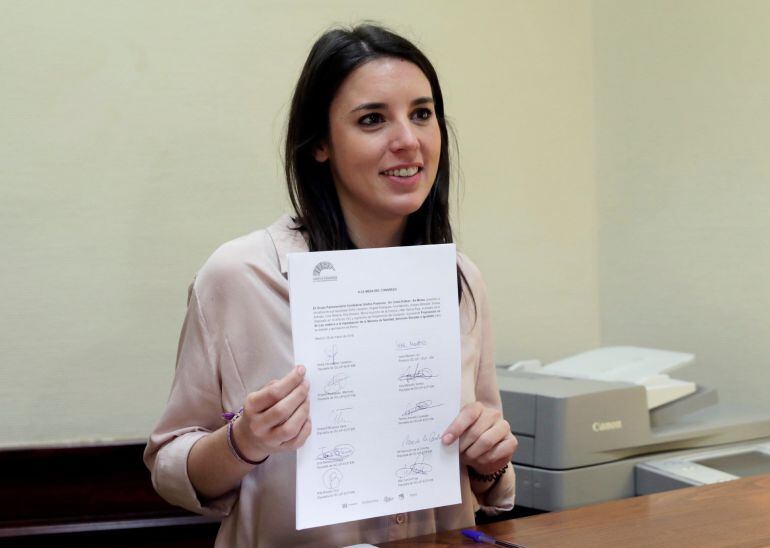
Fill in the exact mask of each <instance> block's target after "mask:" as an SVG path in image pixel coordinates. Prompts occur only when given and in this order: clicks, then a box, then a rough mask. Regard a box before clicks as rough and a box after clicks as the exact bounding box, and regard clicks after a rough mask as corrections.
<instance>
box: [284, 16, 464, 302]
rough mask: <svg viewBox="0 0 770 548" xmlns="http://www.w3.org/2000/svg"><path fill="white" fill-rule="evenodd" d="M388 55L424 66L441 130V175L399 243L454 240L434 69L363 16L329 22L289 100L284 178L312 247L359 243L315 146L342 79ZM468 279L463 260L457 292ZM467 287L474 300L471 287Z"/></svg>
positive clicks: (443, 121) (412, 48)
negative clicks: (348, 24) (347, 22)
mask: <svg viewBox="0 0 770 548" xmlns="http://www.w3.org/2000/svg"><path fill="white" fill-rule="evenodd" d="M383 57H394V58H397V59H403V60H405V61H409V62H410V63H413V64H414V65H416V66H417V67H419V69H420V70H421V71H422V73H423V74H424V75H425V77H426V78H427V79H428V82H429V83H430V87H431V92H432V94H433V108H434V111H435V116H436V120H437V122H438V126H439V129H440V132H441V149H440V154H439V161H438V170H437V173H436V180H435V182H434V183H433V187H432V189H431V191H430V193H429V194H428V197H427V198H426V199H425V201H424V202H423V204H422V206H420V208H419V209H418V210H417V211H415V212H414V213H412V214H411V215H409V218H408V219H407V225H406V230H405V231H404V236H403V240H402V242H401V244H402V245H424V244H443V243H451V242H452V241H453V239H452V226H451V224H450V222H449V186H450V161H449V132H448V130H447V122H446V118H445V115H444V97H443V95H442V93H441V86H440V84H439V81H438V76H437V75H436V70H435V69H434V68H433V65H432V64H431V62H430V61H429V60H428V58H427V57H426V56H425V55H424V54H423V53H422V52H421V51H420V50H419V49H418V48H417V47H416V46H415V45H414V44H412V43H411V42H410V41H409V40H407V39H406V38H403V37H401V36H399V35H397V34H395V33H393V32H391V31H389V30H387V29H385V28H383V27H380V26H377V25H372V24H363V25H358V26H355V27H352V28H349V29H348V28H336V29H332V30H329V31H327V32H325V33H324V34H323V35H322V36H321V37H320V38H319V39H318V40H316V42H315V44H313V47H312V49H311V50H310V54H309V55H308V57H307V61H305V66H304V67H303V68H302V73H301V74H300V77H299V80H298V81H297V87H296V88H295V90H294V97H293V99H292V102H291V110H290V113H289V124H288V128H287V133H286V151H285V154H286V157H285V170H286V182H287V184H288V187H289V197H290V198H291V203H292V206H293V207H294V211H295V213H296V217H295V221H296V223H297V226H298V227H299V228H298V229H299V230H302V231H303V232H304V233H305V234H306V235H307V237H308V243H309V247H310V250H311V251H327V250H335V249H352V248H354V247H355V245H354V244H353V242H352V240H351V239H350V234H349V233H348V230H347V226H346V224H345V218H344V216H343V214H342V209H341V207H340V202H339V198H338V197H337V191H336V189H335V187H334V181H333V179H332V174H331V169H330V167H329V163H328V162H318V161H316V159H315V156H314V152H315V150H316V149H317V147H318V146H319V144H320V143H321V142H322V141H323V140H325V139H327V138H328V136H329V108H330V106H331V103H332V100H333V99H334V96H335V95H336V93H337V90H338V89H339V87H340V86H341V85H342V82H343V81H344V80H345V78H347V77H348V75H350V73H351V72H353V71H354V70H355V69H356V68H358V67H360V66H361V65H363V64H364V63H367V62H369V61H372V60H374V59H379V58H383ZM461 280H462V282H464V283H461ZM463 285H465V286H466V287H467V280H465V276H464V275H463V273H462V271H461V270H460V269H459V267H458V291H459V293H460V296H462V292H463V287H462V286H463ZM468 292H469V293H470V295H471V299H472V300H473V301H474V303H473V304H474V308H475V299H474V298H473V293H472V292H471V291H470V288H468Z"/></svg>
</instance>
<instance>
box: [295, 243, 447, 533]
mask: <svg viewBox="0 0 770 548" xmlns="http://www.w3.org/2000/svg"><path fill="white" fill-rule="evenodd" d="M289 286H290V303H291V324H292V337H293V341H294V362H295V363H297V364H302V365H304V366H305V367H306V368H307V373H306V378H307V379H308V380H309V381H310V396H309V397H310V415H311V421H312V424H313V431H312V434H311V435H310V437H309V438H308V440H307V442H306V443H305V445H304V446H303V447H302V448H300V450H299V451H298V452H297V508H296V511H297V529H306V528H308V527H318V526H321V525H329V524H333V523H341V522H346V521H353V520H359V519H364V518H371V517H376V516H383V515H389V514H396V513H399V512H409V511H412V510H420V509H423V508H434V507H437V506H446V505H449V504H459V503H460V502H461V495H460V469H459V454H458V444H457V442H455V443H453V444H452V445H450V446H444V445H443V444H442V443H441V434H442V433H443V432H444V430H445V429H446V427H447V426H449V424H450V423H451V422H452V421H453V420H454V419H455V417H456V416H457V414H458V412H459V410H460V319H459V309H458V302H457V258H456V251H455V246H454V245H453V244H444V245H430V246H410V247H392V248H380V249H361V250H351V251H324V252H315V253H292V254H290V255H289Z"/></svg>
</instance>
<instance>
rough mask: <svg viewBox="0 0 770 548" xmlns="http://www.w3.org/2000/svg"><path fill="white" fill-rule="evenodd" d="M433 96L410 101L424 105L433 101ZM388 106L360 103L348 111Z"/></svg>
mask: <svg viewBox="0 0 770 548" xmlns="http://www.w3.org/2000/svg"><path fill="white" fill-rule="evenodd" d="M433 102H434V101H433V97H418V98H417V99H415V100H414V101H412V103H411V104H412V106H413V107H414V106H417V105H425V104H428V103H433ZM387 108H388V105H387V103H361V104H360V105H358V106H357V107H356V108H354V109H353V110H351V111H350V112H358V111H359V110H385V109H387Z"/></svg>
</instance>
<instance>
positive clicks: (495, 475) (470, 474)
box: [468, 463, 508, 481]
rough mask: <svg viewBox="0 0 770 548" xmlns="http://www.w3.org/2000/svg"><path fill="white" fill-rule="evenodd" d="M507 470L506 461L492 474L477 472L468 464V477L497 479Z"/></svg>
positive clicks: (481, 479) (479, 479) (484, 479)
mask: <svg viewBox="0 0 770 548" xmlns="http://www.w3.org/2000/svg"><path fill="white" fill-rule="evenodd" d="M507 470H508V463H506V464H505V466H503V467H502V468H500V470H498V471H497V472H494V473H493V474H479V473H478V472H477V471H476V470H475V469H474V468H473V467H472V466H468V477H470V478H471V479H474V480H477V481H497V480H499V479H500V478H501V477H502V475H503V474H505V472H506V471H507Z"/></svg>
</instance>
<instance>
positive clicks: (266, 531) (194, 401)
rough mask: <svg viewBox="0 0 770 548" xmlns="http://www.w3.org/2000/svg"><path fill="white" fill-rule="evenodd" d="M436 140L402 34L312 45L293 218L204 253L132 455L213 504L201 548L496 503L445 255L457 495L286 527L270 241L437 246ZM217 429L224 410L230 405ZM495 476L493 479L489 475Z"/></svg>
mask: <svg viewBox="0 0 770 548" xmlns="http://www.w3.org/2000/svg"><path fill="white" fill-rule="evenodd" d="M449 169H450V163H449V146H448V134H447V127H446V121H445V118H444V104H443V98H442V95H441V89H440V87H439V82H438V78H437V76H436V73H435V70H434V69H433V67H432V65H431V64H430V62H429V61H428V60H427V58H425V56H424V55H423V54H422V53H421V52H420V51H419V50H418V49H417V48H416V47H415V46H414V45H413V44H411V43H410V42H408V41H407V40H405V39H403V38H402V37H400V36H397V35H395V34H393V33H391V32H389V31H387V30H385V29H382V28H380V27H376V26H370V25H364V26H359V27H356V28H353V29H350V30H340V29H338V30H332V31H329V32H327V33H326V34H324V35H323V36H322V37H321V38H319V40H318V41H317V42H316V43H315V45H314V46H313V48H312V50H311V52H310V55H309V57H308V59H307V62H306V63H305V66H304V68H303V71H302V74H301V76H300V78H299V81H298V83H297V87H296V90H295V94H294V99H293V102H292V107H291V113H290V119H289V127H288V135H287V139H286V177H287V181H288V185H289V192H290V195H291V199H292V203H293V205H294V209H295V213H296V215H295V217H294V218H291V217H289V216H284V217H282V218H281V219H279V220H278V221H276V222H275V223H274V224H273V225H271V226H270V227H268V228H267V229H265V230H261V231H257V232H254V233H252V234H249V235H246V236H244V237H242V238H239V239H237V240H234V241H232V242H229V243H226V244H224V245H223V246H222V247H220V248H219V249H218V250H217V251H216V252H215V253H214V254H213V255H212V256H211V258H209V260H208V261H207V262H206V264H205V265H204V266H203V268H202V269H201V270H200V272H199V273H198V276H197V277H196V279H195V281H194V282H193V284H192V286H191V288H190V292H189V300H188V313H187V317H186V319H185V323H184V326H183V328H182V334H181V338H180V343H179V353H178V358H177V369H176V376H175V379H174V383H173V386H172V389H171V395H170V397H169V401H168V405H167V408H166V411H165V413H164V415H163V417H162V418H161V420H160V422H159V424H158V425H157V427H156V428H155V431H154V432H153V434H152V435H151V437H150V441H149V444H148V446H147V450H146V452H145V462H146V463H147V466H148V467H149V468H150V470H151V471H152V477H153V483H154V485H155V487H156V489H157V490H158V492H159V493H160V494H161V495H163V496H164V497H165V498H166V499H167V500H168V501H169V502H171V503H173V504H177V505H179V506H183V507H185V508H188V509H190V510H192V511H194V512H199V513H202V514H207V515H213V516H224V520H223V522H222V526H221V528H220V531H219V535H218V537H217V546H300V545H308V546H326V545H330V546H332V545H336V546H339V545H345V544H354V543H357V542H370V543H377V542H383V541H386V540H392V539H398V538H406V537H410V536H414V535H419V534H425V533H430V532H433V531H437V530H446V529H454V528H458V527H463V526H470V525H473V518H474V510H475V509H476V508H478V507H479V506H481V507H483V508H485V509H486V510H487V511H488V512H491V513H495V512H499V511H504V510H508V509H510V508H511V507H512V506H513V493H514V477H513V471H512V470H509V468H510V467H509V462H510V459H511V455H512V454H513V451H514V450H515V448H516V440H515V438H514V437H513V436H512V435H511V432H510V428H509V425H508V423H507V422H505V421H504V420H503V418H502V416H501V413H500V411H499V409H500V398H499V394H498V391H497V382H496V379H495V372H494V364H493V353H492V337H491V332H490V316H489V309H488V305H487V298H486V291H485V288H484V285H483V282H482V280H481V276H480V274H479V272H478V270H477V269H476V267H475V266H474V265H473V264H472V263H471V262H470V261H469V260H468V259H467V258H465V257H463V256H462V255H459V256H458V288H459V293H460V316H461V332H462V395H461V396H462V402H463V404H464V405H463V407H462V409H461V411H460V413H459V415H458V416H457V418H456V419H455V420H454V421H453V422H452V424H450V425H447V429H446V431H445V432H444V435H443V437H442V442H443V443H446V444H450V443H453V442H454V441H455V440H456V439H458V438H459V440H460V442H459V444H460V460H461V468H462V470H461V482H462V500H463V502H462V504H459V505H455V506H446V507H442V508H435V509H429V510H421V511H417V512H412V513H408V514H398V515H395V516H384V517H380V518H373V519H367V520H361V521H357V522H351V523H343V524H338V525H332V526H327V527H318V528H313V529H308V530H303V531H296V530H295V527H294V525H295V523H294V519H295V518H294V494H295V464H296V460H295V451H296V449H297V448H298V447H300V446H302V444H303V443H304V441H305V440H306V439H307V437H308V436H309V434H310V432H311V429H312V425H311V423H310V419H309V401H308V399H307V395H308V384H307V381H305V380H304V379H303V376H304V371H305V370H304V367H302V366H301V365H299V366H295V365H294V364H293V362H292V344H291V324H290V314H289V303H288V281H287V277H286V272H287V258H286V255H287V253H290V252H296V251H308V250H310V251H318V250H329V249H351V248H364V247H382V246H395V245H416V244H437V243H447V242H451V241H452V231H451V227H450V224H449V215H448V195H449ZM240 408H242V410H241V411H240V412H239V413H236V414H235V417H232V418H231V417H230V416H229V415H228V416H227V418H228V419H229V422H226V423H225V424H223V423H224V420H223V419H222V417H221V415H222V413H223V412H224V411H226V410H238V409H240ZM506 472H507V473H506Z"/></svg>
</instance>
